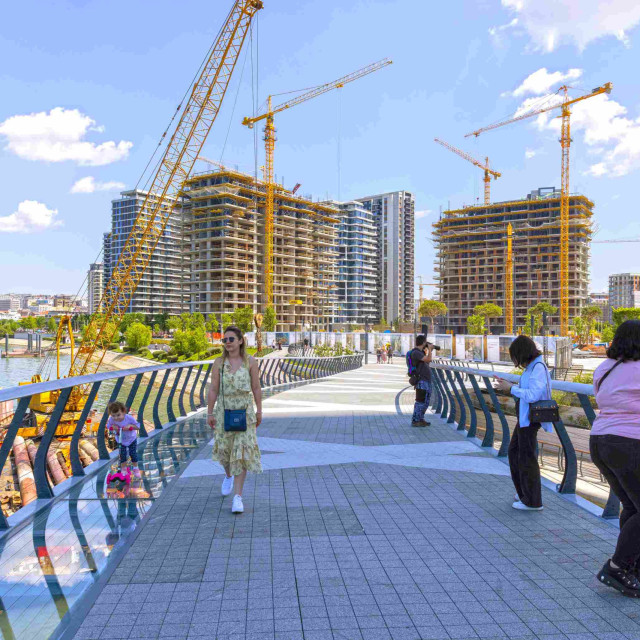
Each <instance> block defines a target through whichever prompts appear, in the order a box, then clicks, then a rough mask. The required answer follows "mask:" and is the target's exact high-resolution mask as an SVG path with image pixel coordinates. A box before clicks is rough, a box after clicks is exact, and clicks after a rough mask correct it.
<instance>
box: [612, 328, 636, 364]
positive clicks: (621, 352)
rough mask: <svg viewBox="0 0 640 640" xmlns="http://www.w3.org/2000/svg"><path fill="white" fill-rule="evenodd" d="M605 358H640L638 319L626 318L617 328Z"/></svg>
mask: <svg viewBox="0 0 640 640" xmlns="http://www.w3.org/2000/svg"><path fill="white" fill-rule="evenodd" d="M607 358H612V359H613V360H622V361H623V362H627V361H628V360H640V320H626V321H625V322H623V323H622V324H621V325H620V326H619V327H618V329H617V331H616V335H615V336H614V337H613V341H612V342H611V346H610V347H609V349H608V350H607Z"/></svg>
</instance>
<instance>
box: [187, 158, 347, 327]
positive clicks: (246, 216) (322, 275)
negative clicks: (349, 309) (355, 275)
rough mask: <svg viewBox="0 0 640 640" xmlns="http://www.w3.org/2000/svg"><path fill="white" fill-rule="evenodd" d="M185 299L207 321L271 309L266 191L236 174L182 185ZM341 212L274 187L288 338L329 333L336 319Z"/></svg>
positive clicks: (278, 286) (276, 287) (277, 263)
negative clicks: (305, 331) (294, 333)
mask: <svg viewBox="0 0 640 640" xmlns="http://www.w3.org/2000/svg"><path fill="white" fill-rule="evenodd" d="M183 195H184V197H185V205H184V206H185V215H184V227H183V236H184V251H185V253H186V255H187V256H188V260H189V263H190V278H189V280H188V284H187V291H186V299H187V300H188V306H189V308H190V311H192V312H198V311H199V312H200V313H203V314H204V315H205V316H206V315H209V314H216V316H217V317H218V318H219V317H220V315H221V314H223V313H232V312H233V311H234V310H235V309H237V308H238V307H242V306H246V305H248V306H250V307H252V308H253V309H254V311H256V312H257V311H264V309H265V307H266V296H265V288H264V283H265V278H264V248H265V241H264V240H265V228H264V227H265V225H264V219H265V216H264V207H265V201H266V184H265V183H264V182H263V181H259V180H258V181H256V180H255V178H254V177H253V176H250V175H247V174H245V173H240V172H238V171H232V170H230V169H220V170H216V171H210V172H207V173H201V174H197V175H194V176H193V177H191V178H190V179H189V180H187V182H186V183H185V185H184V190H183ZM339 216H340V212H339V211H338V210H337V209H336V208H334V207H332V206H330V205H328V204H322V203H319V202H312V201H311V200H310V199H305V198H300V197H298V196H296V195H294V194H293V193H292V192H291V191H289V190H287V189H285V188H284V187H281V186H280V185H276V189H275V204H274V246H273V265H274V267H273V302H274V307H275V311H276V317H277V320H278V329H279V330H282V331H286V330H295V329H298V330H299V329H300V328H301V327H304V326H305V325H307V326H312V327H313V328H314V329H317V328H320V329H325V330H326V329H328V328H329V325H330V323H331V322H332V318H333V316H334V313H335V294H334V293H333V285H334V282H335V281H336V279H337V261H338V257H339V255H338V250H337V244H338V243H337V233H338V222H339Z"/></svg>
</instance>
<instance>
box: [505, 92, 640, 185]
mask: <svg viewBox="0 0 640 640" xmlns="http://www.w3.org/2000/svg"><path fill="white" fill-rule="evenodd" d="M561 102H562V97H561V96H559V95H551V96H549V97H548V99H547V100H545V102H544V104H545V106H551V105H553V104H560V103H561ZM540 106H541V101H540V98H527V99H526V100H524V101H523V102H522V103H521V105H520V106H519V107H518V109H517V110H516V113H515V117H517V116H520V115H523V114H525V113H527V112H528V111H531V110H532V109H535V108H539V107H540ZM626 114H627V109H626V107H624V106H623V105H621V104H620V103H619V102H616V101H615V100H612V99H611V98H610V97H609V95H608V94H600V95H598V96H594V97H593V98H589V99H588V100H584V101H582V102H578V103H577V104H575V105H573V106H572V107H571V133H572V135H573V136H574V137H575V136H576V134H577V133H578V132H582V134H583V140H584V142H585V144H586V145H587V146H588V147H590V152H591V153H592V154H593V155H594V156H599V157H600V158H599V161H598V162H595V163H594V164H592V165H591V166H590V167H589V169H588V170H587V171H586V173H587V174H589V175H592V176H595V177H600V176H614V177H616V176H623V175H626V174H628V173H630V172H631V171H635V170H636V169H640V118H637V119H635V120H634V119H631V118H628V117H627V116H626ZM558 115H559V109H556V110H553V111H551V112H550V113H549V112H547V113H541V114H539V115H538V116H537V117H536V119H535V125H536V127H537V128H538V129H539V130H540V131H553V132H554V133H556V134H559V133H560V118H558V117H557V116H558Z"/></svg>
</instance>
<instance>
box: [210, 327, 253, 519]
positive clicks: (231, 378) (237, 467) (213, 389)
mask: <svg viewBox="0 0 640 640" xmlns="http://www.w3.org/2000/svg"><path fill="white" fill-rule="evenodd" d="M222 343H223V347H224V349H223V353H222V357H221V358H219V359H218V360H217V361H216V363H215V365H214V367H213V375H212V378H211V386H210V387H209V396H208V411H207V422H208V423H209V426H210V427H211V428H212V429H213V430H214V434H215V443H214V445H213V459H214V460H217V461H218V462H219V463H220V464H221V465H222V466H223V467H224V471H225V478H224V480H223V481H222V489H221V493H222V495H223V496H228V495H229V494H230V493H231V489H233V493H234V495H233V503H232V506H231V512H232V513H242V512H243V511H244V506H243V504H242V488H243V486H244V480H245V478H246V477H247V471H252V472H254V473H260V472H261V471H262V464H261V463H260V449H259V448H258V437H257V435H256V429H257V428H258V427H259V426H260V423H261V422H262V391H261V389H260V375H259V372H258V363H257V361H256V360H255V358H251V357H249V356H247V353H246V350H245V341H244V337H243V335H242V331H240V329H238V327H227V328H226V329H225V332H224V337H223V338H222ZM221 378H222V379H221ZM218 398H220V402H216V400H218ZM254 400H255V404H256V407H257V410H256V409H254V406H253V401H254ZM214 407H215V409H214ZM225 409H246V411H247V430H246V431H225V430H224V411H225Z"/></svg>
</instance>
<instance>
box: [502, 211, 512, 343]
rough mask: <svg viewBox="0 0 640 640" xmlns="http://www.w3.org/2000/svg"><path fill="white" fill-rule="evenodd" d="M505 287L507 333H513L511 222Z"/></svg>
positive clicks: (508, 236) (508, 235) (509, 225)
mask: <svg viewBox="0 0 640 640" xmlns="http://www.w3.org/2000/svg"><path fill="white" fill-rule="evenodd" d="M505 272H506V273H505V279H506V283H505V289H504V297H505V300H504V321H505V333H507V335H512V334H513V227H512V226H511V223H509V224H508V225H507V260H506V269H505Z"/></svg>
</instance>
